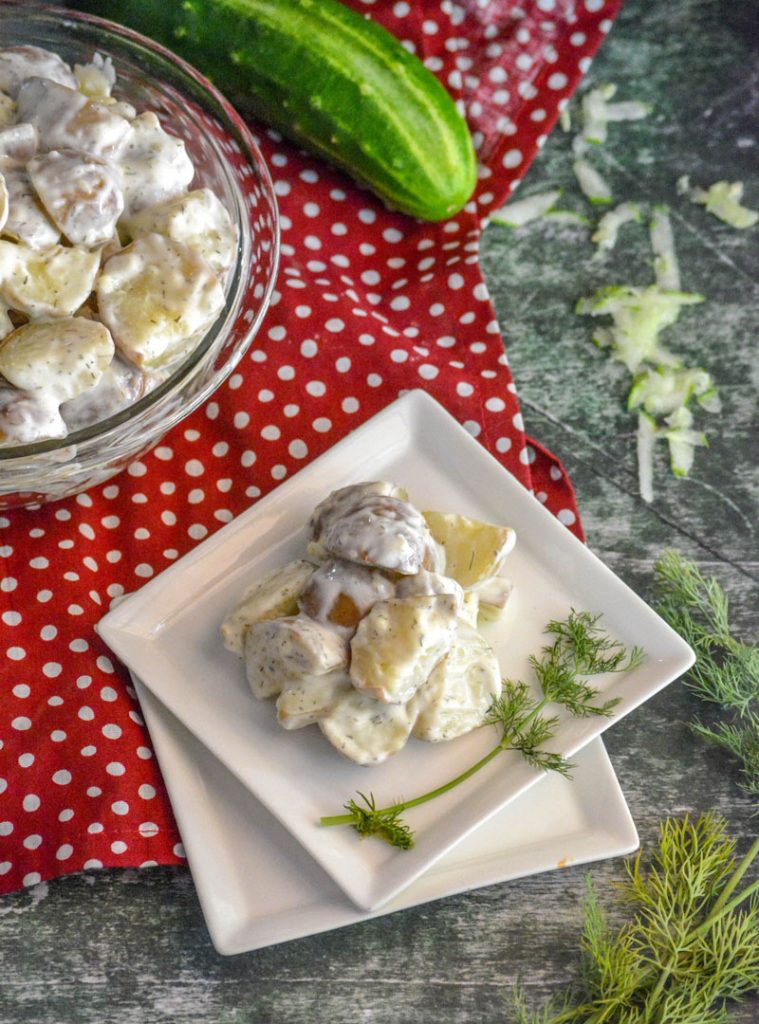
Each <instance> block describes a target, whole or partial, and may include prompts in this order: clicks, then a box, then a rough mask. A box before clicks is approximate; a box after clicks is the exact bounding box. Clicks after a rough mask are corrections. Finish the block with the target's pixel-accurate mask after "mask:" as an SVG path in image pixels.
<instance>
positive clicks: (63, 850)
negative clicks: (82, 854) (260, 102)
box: [55, 843, 74, 860]
mask: <svg viewBox="0 0 759 1024" xmlns="http://www.w3.org/2000/svg"><path fill="white" fill-rule="evenodd" d="M73 852H74V847H73V846H72V845H71V843H63V844H62V845H61V846H59V847H58V849H57V850H56V851H55V858H56V860H68V859H69V857H70V856H71V854H72V853H73Z"/></svg>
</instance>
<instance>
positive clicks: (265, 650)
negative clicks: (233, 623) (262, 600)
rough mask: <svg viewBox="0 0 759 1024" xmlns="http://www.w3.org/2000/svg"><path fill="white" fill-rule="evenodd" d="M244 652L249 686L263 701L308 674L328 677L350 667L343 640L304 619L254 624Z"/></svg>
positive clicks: (315, 623) (271, 620) (246, 637)
mask: <svg viewBox="0 0 759 1024" xmlns="http://www.w3.org/2000/svg"><path fill="white" fill-rule="evenodd" d="M243 653H244V656H245V671H246V674H247V678H248V683H249V684H250V688H251V690H252V691H253V693H254V694H255V696H256V697H258V698H259V699H261V700H263V699H265V698H266V697H273V696H274V695H275V694H278V693H280V692H281V691H282V689H283V688H284V687H285V686H286V685H287V684H288V683H289V682H293V681H294V680H297V679H300V678H301V677H302V676H304V675H315V676H318V675H325V674H326V673H327V672H332V671H333V670H334V669H338V668H345V667H346V665H347V664H348V647H347V644H346V643H345V641H344V640H343V639H342V637H340V636H338V634H337V633H334V632H333V631H332V630H330V629H327V628H326V627H324V626H322V625H320V624H319V623H318V622H314V621H313V620H312V619H307V618H305V617H302V616H295V617H290V618H286V619H269V620H267V621H266V622H254V623H252V624H251V625H250V626H249V627H248V629H247V630H246V631H245V638H244V648H243Z"/></svg>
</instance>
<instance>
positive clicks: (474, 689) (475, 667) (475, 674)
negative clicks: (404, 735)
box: [411, 620, 501, 743]
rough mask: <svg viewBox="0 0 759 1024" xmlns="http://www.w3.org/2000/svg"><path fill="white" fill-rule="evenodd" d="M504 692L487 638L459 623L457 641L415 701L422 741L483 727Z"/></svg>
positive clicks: (416, 731) (413, 706) (416, 725)
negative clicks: (497, 699)
mask: <svg viewBox="0 0 759 1024" xmlns="http://www.w3.org/2000/svg"><path fill="white" fill-rule="evenodd" d="M500 693H501V670H500V667H499V665H498V661H497V659H496V656H495V654H494V653H493V651H492V650H491V648H490V647H489V646H488V644H487V642H486V641H485V640H484V638H483V637H482V636H481V635H480V634H479V633H478V632H477V630H476V629H474V628H473V627H472V626H471V625H469V624H468V623H467V622H464V621H462V620H459V623H458V629H457V632H456V640H455V642H454V643H453V645H452V647H451V649H450V650H449V651H448V653H447V654H446V655H445V657H443V658H442V659H441V660H440V661H439V662H438V663H437V665H436V666H435V668H434V669H433V670H432V672H431V673H430V676H429V678H428V679H427V681H426V682H425V683H424V685H423V686H421V687H420V688H419V689H418V690H417V692H416V694H415V695H414V698H413V700H412V701H411V711H412V713H413V714H414V716H415V718H416V721H415V723H414V728H413V732H414V735H415V736H416V737H418V739H420V740H427V741H429V742H431V743H439V742H440V741H441V740H452V739H455V738H456V737H457V736H463V735H464V734H465V733H467V732H471V730H472V729H476V728H477V727H478V726H480V725H482V722H483V719H484V718H485V715H486V714H487V711H488V708H489V707H490V705H491V704H492V703H493V701H494V700H495V698H496V697H498V696H499V695H500Z"/></svg>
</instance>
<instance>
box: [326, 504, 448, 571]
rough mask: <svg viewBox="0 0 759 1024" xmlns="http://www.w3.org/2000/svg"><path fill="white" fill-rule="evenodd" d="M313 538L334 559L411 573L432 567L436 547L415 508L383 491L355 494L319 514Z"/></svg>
mask: <svg viewBox="0 0 759 1024" xmlns="http://www.w3.org/2000/svg"><path fill="white" fill-rule="evenodd" d="M314 540H315V541H316V542H317V543H318V544H319V545H320V547H321V548H322V549H323V550H324V551H326V552H327V554H329V555H332V556H333V557H335V558H344V559H346V560H348V561H350V562H358V563H360V564H362V565H369V566H373V567H374V568H377V569H385V570H387V571H389V572H398V573H401V574H402V575H413V574H414V573H417V572H419V570H420V569H434V568H436V566H437V549H436V545H435V542H434V541H433V539H432V535H431V534H430V531H429V529H428V527H427V524H426V523H425V521H424V518H423V517H422V515H421V513H420V512H418V511H417V510H416V509H415V508H414V506H413V505H412V504H411V503H410V502H408V501H404V500H403V499H402V498H396V497H394V496H392V495H384V494H371V493H370V494H364V495H356V497H355V500H354V501H352V502H348V501H344V502H341V503H340V505H339V506H338V508H336V509H335V511H334V512H332V513H331V514H329V515H324V516H323V517H322V519H321V526H320V529H319V532H318V535H317V534H316V533H315V535H314Z"/></svg>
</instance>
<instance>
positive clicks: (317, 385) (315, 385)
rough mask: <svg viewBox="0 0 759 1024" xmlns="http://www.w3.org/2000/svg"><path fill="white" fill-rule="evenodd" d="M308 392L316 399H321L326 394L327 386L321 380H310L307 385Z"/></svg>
mask: <svg viewBox="0 0 759 1024" xmlns="http://www.w3.org/2000/svg"><path fill="white" fill-rule="evenodd" d="M306 391H307V392H308V393H309V395H313V397H314V398H321V397H322V396H323V395H324V394H326V391H327V386H326V385H325V384H324V383H323V381H320V380H310V381H309V382H308V383H307V384H306Z"/></svg>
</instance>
